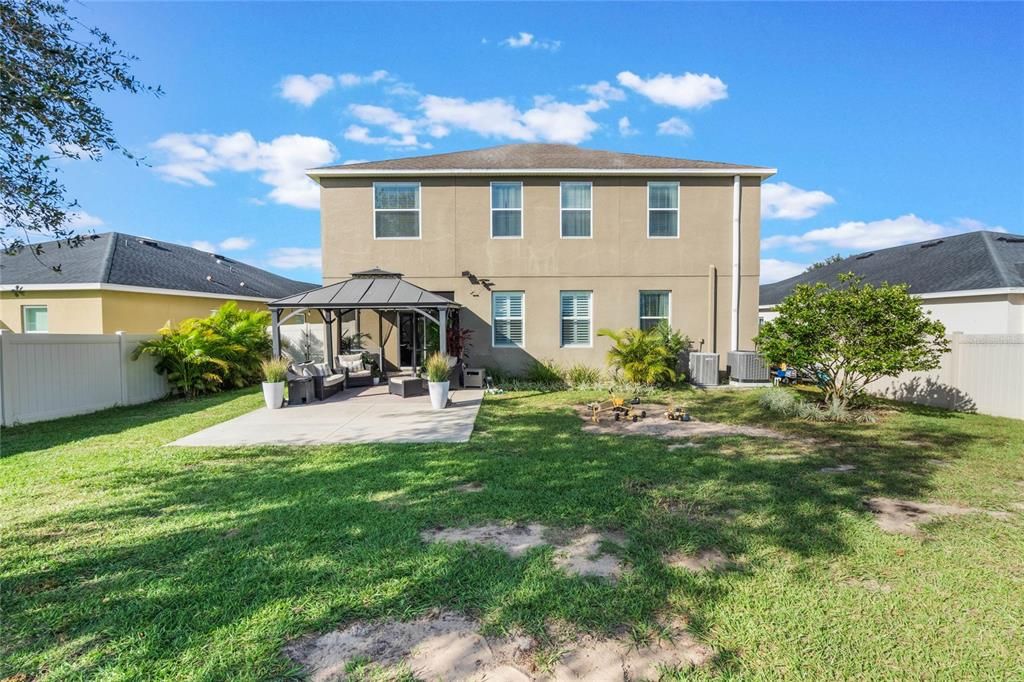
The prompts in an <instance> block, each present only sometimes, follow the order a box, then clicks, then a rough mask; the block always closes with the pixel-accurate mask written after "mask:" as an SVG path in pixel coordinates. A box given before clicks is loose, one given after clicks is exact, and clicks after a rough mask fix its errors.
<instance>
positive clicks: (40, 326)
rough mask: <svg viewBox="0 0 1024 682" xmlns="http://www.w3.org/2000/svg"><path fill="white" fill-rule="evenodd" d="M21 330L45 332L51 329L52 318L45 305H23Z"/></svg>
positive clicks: (32, 332)
mask: <svg viewBox="0 0 1024 682" xmlns="http://www.w3.org/2000/svg"><path fill="white" fill-rule="evenodd" d="M21 330H22V331H23V332H24V333H26V334H45V333H46V332H48V331H50V320H49V316H48V314H47V311H46V306H45V305H24V306H22V307H21Z"/></svg>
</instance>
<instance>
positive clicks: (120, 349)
mask: <svg viewBox="0 0 1024 682" xmlns="http://www.w3.org/2000/svg"><path fill="white" fill-rule="evenodd" d="M114 333H115V334H116V335H117V372H118V376H119V377H120V379H121V404H122V405H127V404H128V372H127V370H126V369H125V366H124V332H123V331H116V332H114Z"/></svg>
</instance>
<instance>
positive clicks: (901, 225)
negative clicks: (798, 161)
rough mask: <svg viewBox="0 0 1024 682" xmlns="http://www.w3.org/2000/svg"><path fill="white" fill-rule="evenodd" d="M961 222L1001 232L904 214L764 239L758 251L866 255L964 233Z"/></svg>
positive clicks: (973, 222) (961, 219) (978, 224)
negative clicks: (826, 250) (782, 249)
mask: <svg viewBox="0 0 1024 682" xmlns="http://www.w3.org/2000/svg"><path fill="white" fill-rule="evenodd" d="M964 221H967V223H966V224H968V225H970V226H971V229H990V230H995V231H1001V230H1002V228H999V227H988V226H986V225H985V224H984V223H981V222H980V221H976V220H973V219H971V218H966V219H965V218H960V219H958V220H957V221H956V222H955V223H954V224H952V225H941V224H939V223H933V222H930V221H928V220H924V219H923V218H919V217H917V216H916V215H914V214H913V213H908V214H907V215H902V216H900V217H898V218H886V219H884V220H873V221H870V222H864V221H849V222H845V223H840V224H839V225H836V226H835V227H823V228H819V229H816V230H809V231H808V232H804V233H803V234H798V235H776V236H774V237H767V238H766V239H763V240H761V248H762V249H774V248H779V247H788V248H791V249H793V250H794V251H798V252H807V251H813V250H814V249H816V248H818V247H824V246H827V247H829V248H830V249H841V250H846V251H854V252H857V251H870V250H872V249H884V248H888V247H890V246H900V245H901V244H912V243H914V242H921V241H927V240H929V239H939V238H941V237H947V236H949V235H952V234H959V233H961V232H964V231H965V229H964V225H965V222H964ZM979 226H980V227H979ZM967 231H970V230H967Z"/></svg>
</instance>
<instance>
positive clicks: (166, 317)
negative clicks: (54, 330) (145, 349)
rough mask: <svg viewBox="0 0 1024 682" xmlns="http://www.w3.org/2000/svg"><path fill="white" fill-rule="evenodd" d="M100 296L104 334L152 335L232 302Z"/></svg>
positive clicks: (255, 305) (261, 306) (251, 305)
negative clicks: (166, 325) (162, 328)
mask: <svg viewBox="0 0 1024 682" xmlns="http://www.w3.org/2000/svg"><path fill="white" fill-rule="evenodd" d="M100 295H101V296H102V299H103V325H102V327H103V328H102V331H103V333H104V334H112V333H114V332H116V331H123V332H128V333H129V334H149V333H151V332H155V331H157V330H158V329H160V328H161V327H163V326H164V325H165V324H167V322H168V321H170V323H171V324H178V323H179V322H181V321H182V320H185V319H188V318H190V317H207V316H208V315H209V314H210V311H212V310H215V309H217V308H219V307H220V306H222V305H223V304H224V303H225V302H226V301H227V300H229V299H219V298H203V297H201V296H168V295H166V294H143V293H134V292H127V291H101V292H100ZM237 303H238V306H239V307H240V308H243V309H245V310H267V306H266V304H265V303H261V302H257V301H237ZM51 320H52V317H51ZM51 324H52V322H51Z"/></svg>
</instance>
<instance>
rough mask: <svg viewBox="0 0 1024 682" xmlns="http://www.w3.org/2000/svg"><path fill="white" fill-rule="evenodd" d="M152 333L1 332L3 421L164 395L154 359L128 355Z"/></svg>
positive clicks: (91, 409)
mask: <svg viewBox="0 0 1024 682" xmlns="http://www.w3.org/2000/svg"><path fill="white" fill-rule="evenodd" d="M151 337H152V335H151V334H148V335H147V334H122V333H120V332H118V333H117V334H12V333H10V332H6V331H0V414H2V416H3V424H4V426H10V425H12V424H17V423H28V422H37V421H43V420H46V419H56V418H57V417H67V416H70V415H74V414H85V413H87V412H95V411H97V410H102V409H105V408H108V407H113V406H115V405H135V404H138V403H145V402H149V401H150V400H157V399H159V398H162V397H164V396H165V395H167V393H168V386H167V380H166V379H165V378H164V377H163V376H162V375H160V374H157V373H156V371H154V369H153V368H154V366H155V365H156V359H155V358H153V357H151V356H143V357H141V358H139V359H138V360H132V359H131V354H132V351H133V350H135V347H136V346H137V345H138V344H139V342H140V341H143V340H145V339H148V338H151Z"/></svg>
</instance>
